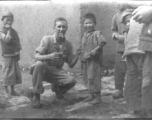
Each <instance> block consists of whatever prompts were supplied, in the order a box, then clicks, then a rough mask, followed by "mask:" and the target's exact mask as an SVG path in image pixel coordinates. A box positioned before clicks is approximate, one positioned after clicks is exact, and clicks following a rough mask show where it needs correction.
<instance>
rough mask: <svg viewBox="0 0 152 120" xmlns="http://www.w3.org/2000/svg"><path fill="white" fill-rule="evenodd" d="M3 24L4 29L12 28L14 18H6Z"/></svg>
mask: <svg viewBox="0 0 152 120" xmlns="http://www.w3.org/2000/svg"><path fill="white" fill-rule="evenodd" d="M2 24H3V27H4V28H7V29H9V28H11V26H12V24H13V18H12V17H4V19H3V20H2Z"/></svg>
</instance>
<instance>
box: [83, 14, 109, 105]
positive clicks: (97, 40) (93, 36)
mask: <svg viewBox="0 0 152 120" xmlns="http://www.w3.org/2000/svg"><path fill="white" fill-rule="evenodd" d="M95 25H96V18H95V16H94V14H92V13H87V14H86V15H85V16H84V29H85V33H84V35H83V38H82V44H81V48H82V51H81V55H80V60H81V61H83V63H84V65H85V67H84V68H83V71H84V72H83V73H85V74H83V76H84V75H85V76H86V77H83V78H87V80H88V89H89V96H88V97H87V98H86V99H85V100H84V101H85V102H89V103H91V104H97V103H100V102H101V97H100V92H101V64H102V53H103V46H104V45H105V44H106V41H105V39H104V37H103V35H102V33H101V32H100V31H97V30H95Z"/></svg>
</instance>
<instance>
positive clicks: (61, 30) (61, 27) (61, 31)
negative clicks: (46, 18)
mask: <svg viewBox="0 0 152 120" xmlns="http://www.w3.org/2000/svg"><path fill="white" fill-rule="evenodd" d="M54 29H55V33H56V35H57V37H58V38H64V36H65V33H66V31H67V29H68V26H67V22H66V21H57V22H56V23H55V26H54Z"/></svg>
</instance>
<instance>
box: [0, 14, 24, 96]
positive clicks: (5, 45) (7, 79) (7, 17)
mask: <svg viewBox="0 0 152 120" xmlns="http://www.w3.org/2000/svg"><path fill="white" fill-rule="evenodd" d="M13 21H14V16H13V14H12V13H11V12H8V11H5V12H3V13H2V17H1V22H2V27H1V29H0V42H1V49H2V57H3V64H2V85H3V86H4V88H5V97H6V98H11V95H13V96H18V95H19V94H18V93H16V92H15V90H14V86H15V85H16V84H20V83H22V79H21V72H20V68H19V64H18V61H19V60H20V50H21V45H20V40H19V37H18V34H17V32H16V31H15V30H14V29H13V28H12V24H13ZM8 86H10V87H11V92H9V91H8Z"/></svg>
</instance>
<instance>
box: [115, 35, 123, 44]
mask: <svg viewBox="0 0 152 120" xmlns="http://www.w3.org/2000/svg"><path fill="white" fill-rule="evenodd" d="M115 38H116V39H117V40H118V41H119V42H122V43H123V42H124V36H123V35H115Z"/></svg>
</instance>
